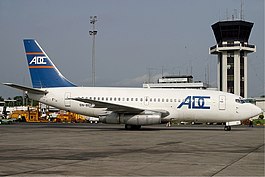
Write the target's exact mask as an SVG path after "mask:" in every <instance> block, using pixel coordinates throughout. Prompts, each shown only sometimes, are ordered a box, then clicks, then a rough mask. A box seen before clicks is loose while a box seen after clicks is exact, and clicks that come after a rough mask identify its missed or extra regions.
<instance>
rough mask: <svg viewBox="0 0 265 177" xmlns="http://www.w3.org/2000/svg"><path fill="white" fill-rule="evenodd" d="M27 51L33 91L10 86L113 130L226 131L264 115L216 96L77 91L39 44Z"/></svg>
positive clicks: (215, 93)
mask: <svg viewBox="0 0 265 177" xmlns="http://www.w3.org/2000/svg"><path fill="white" fill-rule="evenodd" d="M24 46H25V51H26V56H27V61H28V66H29V71H30V75H31V81H32V85H33V88H31V87H26V86H22V85H17V84H13V83H4V84H5V85H7V86H10V87H13V88H16V89H20V90H23V91H26V92H27V94H28V96H29V97H30V98H31V99H34V100H37V101H40V102H42V103H44V104H47V105H50V106H54V107H57V108H59V109H63V110H67V111H71V112H75V113H78V114H83V115H86V116H91V117H98V118H99V119H100V121H101V122H103V123H107V124H125V128H126V129H139V128H141V125H152V124H160V123H167V122H169V121H170V120H172V119H175V120H179V121H185V122H226V125H225V130H231V125H236V124H239V123H240V121H241V120H245V119H249V118H251V117H254V116H257V115H259V114H260V113H261V109H260V108H258V107H257V106H255V105H253V104H250V103H245V102H244V101H243V98H241V97H240V96H237V95H234V94H230V93H225V92H220V91H210V90H191V89H157V88H155V89H154V88H153V89H152V88H114V87H77V86H76V85H74V84H73V83H71V82H70V81H69V80H67V79H66V78H65V77H64V76H63V75H62V74H61V73H60V71H59V70H58V69H57V68H56V66H55V65H54V64H53V63H52V61H51V60H50V58H49V57H48V55H47V54H46V53H45V52H44V50H43V49H42V48H41V47H40V45H39V44H38V43H37V41H36V40H33V39H25V40H24Z"/></svg>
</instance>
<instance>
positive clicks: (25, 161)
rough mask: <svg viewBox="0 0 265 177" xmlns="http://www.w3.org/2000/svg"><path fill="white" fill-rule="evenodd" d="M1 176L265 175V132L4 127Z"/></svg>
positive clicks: (1, 132)
mask: <svg viewBox="0 0 265 177" xmlns="http://www.w3.org/2000/svg"><path fill="white" fill-rule="evenodd" d="M0 176H264V128H263V127H254V128H250V127H247V126H239V127H232V131H224V130H223V127H222V126H205V125H200V126H176V127H165V125H158V126H145V127H143V129H142V130H139V131H128V130H124V125H103V124H97V125H95V124H63V123H43V124H40V123H38V124H37V123H36V124H32V123H31V124H26V123H23V124H21V123H16V124H12V125H1V126H0Z"/></svg>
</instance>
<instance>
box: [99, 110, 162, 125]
mask: <svg viewBox="0 0 265 177" xmlns="http://www.w3.org/2000/svg"><path fill="white" fill-rule="evenodd" d="M100 121H101V122H103V123H106V124H127V125H152V124H160V123H161V115H160V114H157V113H153V114H150V112H148V113H147V112H144V113H143V114H119V113H111V114H109V115H107V116H104V117H100Z"/></svg>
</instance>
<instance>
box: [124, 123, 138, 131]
mask: <svg viewBox="0 0 265 177" xmlns="http://www.w3.org/2000/svg"><path fill="white" fill-rule="evenodd" d="M140 128H141V125H128V124H125V129H126V130H139V129H140Z"/></svg>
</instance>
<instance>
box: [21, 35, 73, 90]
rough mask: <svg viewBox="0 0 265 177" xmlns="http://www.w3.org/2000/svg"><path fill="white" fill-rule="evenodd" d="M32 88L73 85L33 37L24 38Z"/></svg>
mask: <svg viewBox="0 0 265 177" xmlns="http://www.w3.org/2000/svg"><path fill="white" fill-rule="evenodd" d="M24 47H25V51H26V56H27V60H28V66H29V71H30V76H31V81H32V86H33V88H50V87H75V85H74V84H73V83H71V82H70V81H69V80H67V79H66V78H65V77H64V76H63V75H62V74H61V73H60V71H59V70H58V69H57V68H56V66H55V65H54V64H53V63H52V61H51V60H50V58H49V57H48V55H46V53H45V52H44V51H43V50H42V48H41V47H40V45H39V44H38V43H37V41H36V40H34V39H24Z"/></svg>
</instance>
